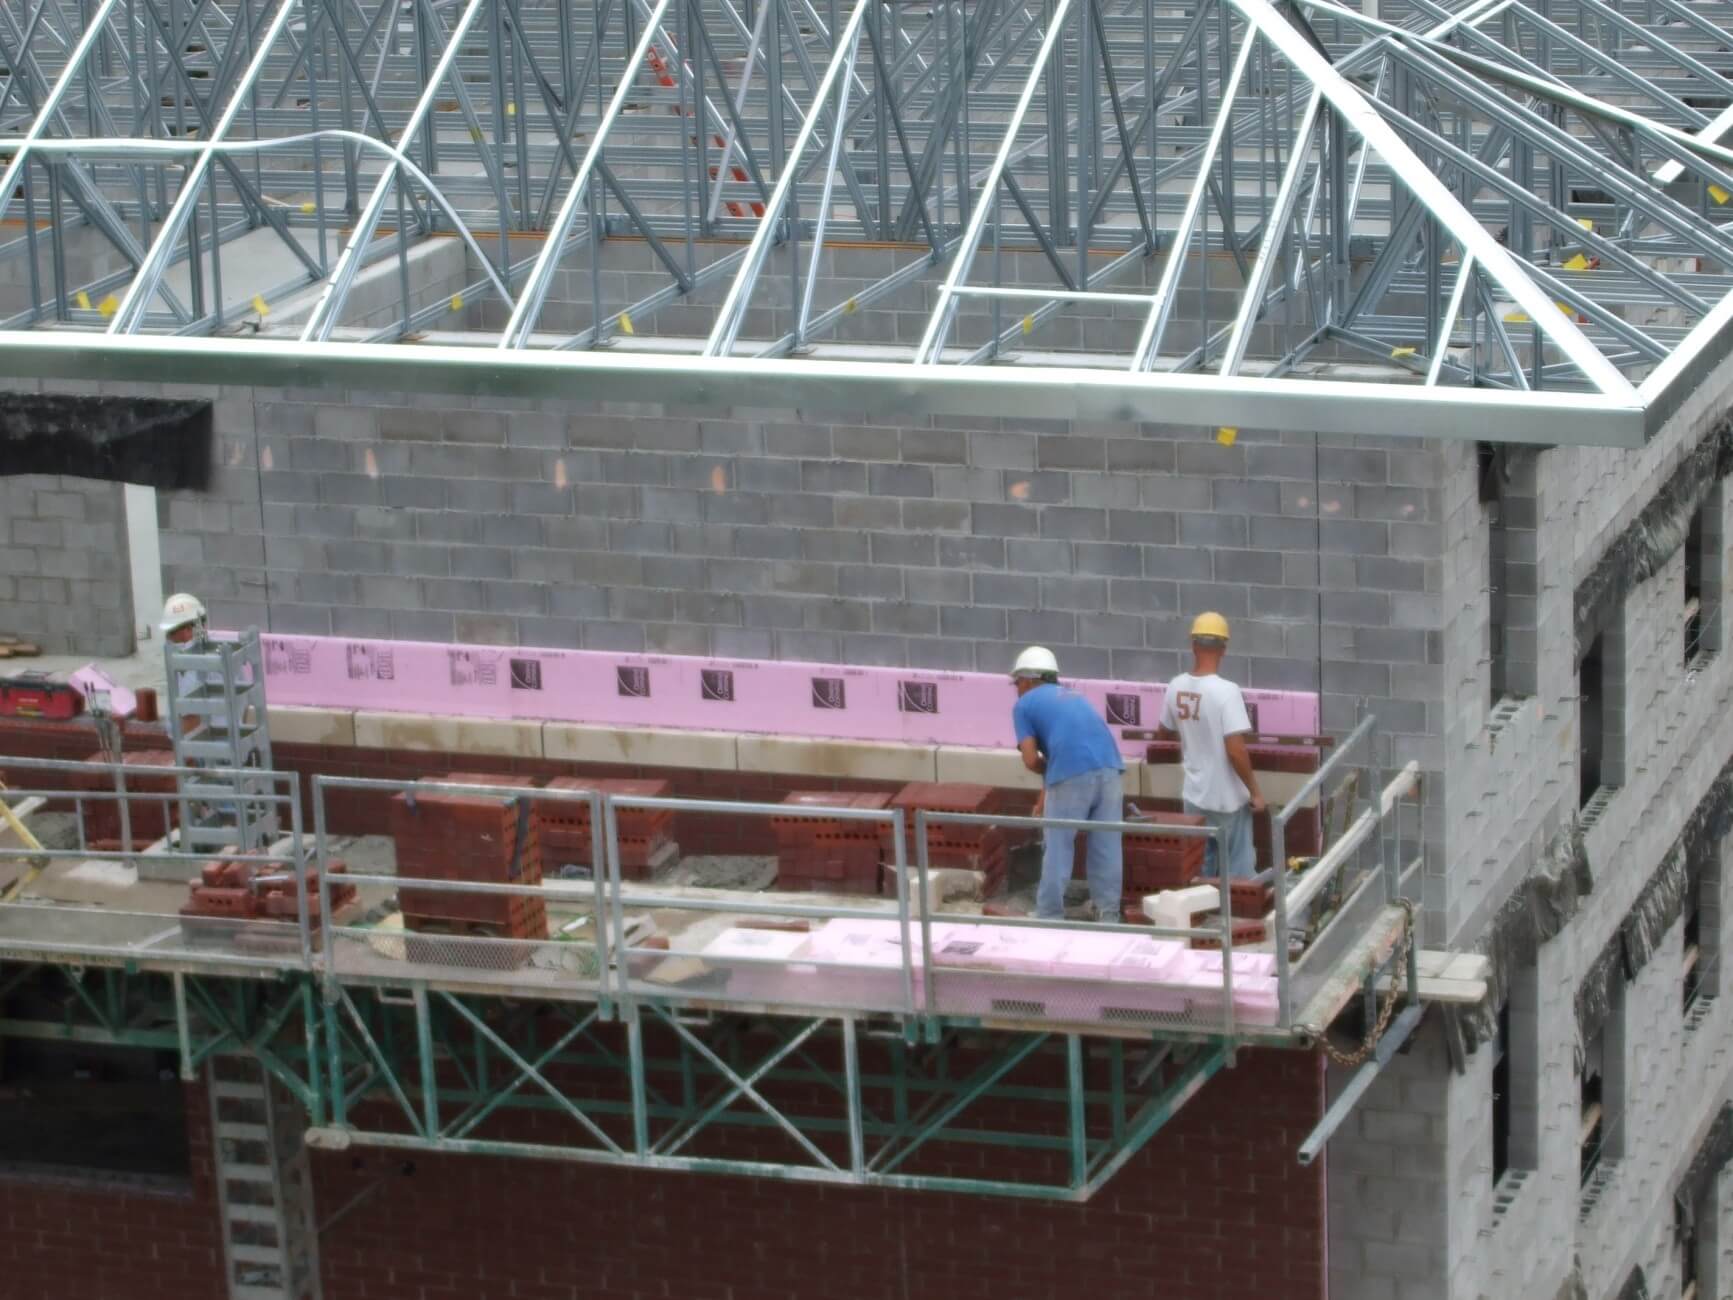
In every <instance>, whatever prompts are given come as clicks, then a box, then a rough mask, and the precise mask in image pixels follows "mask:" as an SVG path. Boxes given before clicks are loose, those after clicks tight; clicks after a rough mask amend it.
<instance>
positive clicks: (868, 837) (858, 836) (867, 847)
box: [770, 790, 891, 894]
mask: <svg viewBox="0 0 1733 1300" xmlns="http://www.w3.org/2000/svg"><path fill="white" fill-rule="evenodd" d="M890 798H891V797H890V796H889V795H888V794H850V793H846V792H842V791H837V790H797V791H795V792H794V793H793V794H791V795H789V796H788V797H787V798H786V799H784V800H783V801H782V802H783V803H785V804H789V805H792V806H795V807H801V808H873V809H878V808H883V807H885V806H886V805H887V804H889V803H890ZM770 822H771V828H772V830H774V831H775V833H776V864H777V865H776V887H777V888H778V889H788V890H816V891H818V892H820V893H829V894H876V893H878V892H879V862H880V860H881V858H882V857H883V849H882V848H881V846H880V842H879V829H880V827H879V823H877V822H871V821H857V820H851V819H845V818H841V817H814V816H788V817H772V818H771V819H770Z"/></svg>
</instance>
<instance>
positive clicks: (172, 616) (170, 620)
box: [161, 591, 205, 633]
mask: <svg viewBox="0 0 1733 1300" xmlns="http://www.w3.org/2000/svg"><path fill="white" fill-rule="evenodd" d="M204 619H205V603H204V601H202V600H200V599H199V598H198V597H197V596H189V595H188V594H187V593H186V592H184V591H177V592H176V593H175V594H174V595H172V596H170V597H169V598H168V599H167V600H166V601H164V602H163V607H162V623H161V628H162V630H163V631H164V632H165V633H167V632H174V631H177V630H178V629H180V628H183V627H185V626H186V625H187V624H188V623H202V622H204Z"/></svg>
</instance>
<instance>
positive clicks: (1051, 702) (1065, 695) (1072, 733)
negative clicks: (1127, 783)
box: [1011, 682, 1125, 785]
mask: <svg viewBox="0 0 1733 1300" xmlns="http://www.w3.org/2000/svg"><path fill="white" fill-rule="evenodd" d="M1011 722H1012V725H1014V726H1015V727H1016V728H1017V743H1018V744H1019V745H1021V744H1022V743H1023V742H1024V741H1025V740H1028V739H1029V738H1030V737H1031V736H1033V737H1034V738H1035V745H1036V747H1037V748H1038V749H1039V750H1040V751H1041V753H1042V754H1043V755H1045V756H1046V758H1047V784H1048V785H1057V784H1058V783H1059V782H1060V781H1068V780H1070V779H1071V778H1072V777H1074V776H1082V775H1083V774H1084V773H1085V772H1094V771H1098V770H1100V769H1101V768H1104V767H1107V768H1112V769H1113V770H1114V771H1115V772H1123V771H1124V770H1125V760H1124V759H1123V758H1121V757H1120V755H1119V746H1118V745H1117V744H1115V743H1114V739H1113V733H1112V732H1111V731H1109V730H1108V729H1107V724H1106V723H1105V722H1103V721H1102V720H1101V715H1100V714H1099V713H1097V712H1096V711H1095V708H1094V706H1093V705H1091V704H1090V703H1089V701H1088V700H1086V699H1084V698H1083V697H1082V696H1081V695H1079V694H1078V693H1077V692H1076V691H1068V690H1065V689H1064V688H1062V687H1060V686H1058V685H1056V684H1055V683H1053V682H1045V683H1043V684H1042V685H1040V686H1037V687H1036V688H1035V689H1034V690H1032V691H1030V692H1029V693H1028V694H1027V695H1025V696H1023V697H1022V698H1021V699H1019V700H1018V701H1017V707H1016V708H1014V709H1012V710H1011Z"/></svg>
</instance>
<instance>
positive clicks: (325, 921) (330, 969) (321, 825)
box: [313, 775, 407, 1094]
mask: <svg viewBox="0 0 1733 1300" xmlns="http://www.w3.org/2000/svg"><path fill="white" fill-rule="evenodd" d="M330 847H331V846H330V843H329V839H328V836H327V835H326V831H325V778H324V777H322V776H318V775H315V776H314V777H313V860H314V861H315V862H317V863H318V864H319V915H320V917H321V918H322V923H321V925H320V927H319V931H320V935H321V937H322V939H323V940H324V942H323V943H322V944H321V945H320V946H321V948H322V949H323V953H324V961H325V978H324V981H323V983H324V992H325V1005H326V1006H327V1007H330V1006H333V1005H335V1003H336V1001H337V936H336V933H335V931H336V928H337V927H336V926H334V925H332V924H331V872H330V870H329V868H330V866H331V862H330ZM405 942H407V940H406V941H405ZM326 1023H327V1024H329V1025H330V1026H331V1032H332V1033H333V1034H335V1033H336V1032H337V1028H336V1021H335V1020H334V1019H331V1018H329V1017H328V1018H327V1021H326ZM341 1055H342V1053H341V1052H340V1051H339V1050H338V1044H337V1043H336V1042H335V1041H333V1042H332V1043H331V1056H332V1062H333V1064H332V1069H333V1070H335V1069H336V1068H337V1066H336V1061H337V1058H338V1057H339V1056H341ZM333 1083H334V1086H335V1087H336V1089H337V1090H338V1093H339V1094H341V1092H342V1089H343V1078H342V1075H340V1074H339V1075H337V1076H336V1077H335V1079H334V1080H333Z"/></svg>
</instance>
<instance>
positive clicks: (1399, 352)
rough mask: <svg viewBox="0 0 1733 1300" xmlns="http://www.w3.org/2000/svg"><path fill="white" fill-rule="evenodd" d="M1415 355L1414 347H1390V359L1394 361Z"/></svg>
mask: <svg viewBox="0 0 1733 1300" xmlns="http://www.w3.org/2000/svg"><path fill="white" fill-rule="evenodd" d="M1413 355H1414V349H1413V348H1391V349H1390V359H1391V360H1392V361H1395V360H1397V359H1399V358H1401V357H1411V356H1413Z"/></svg>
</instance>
